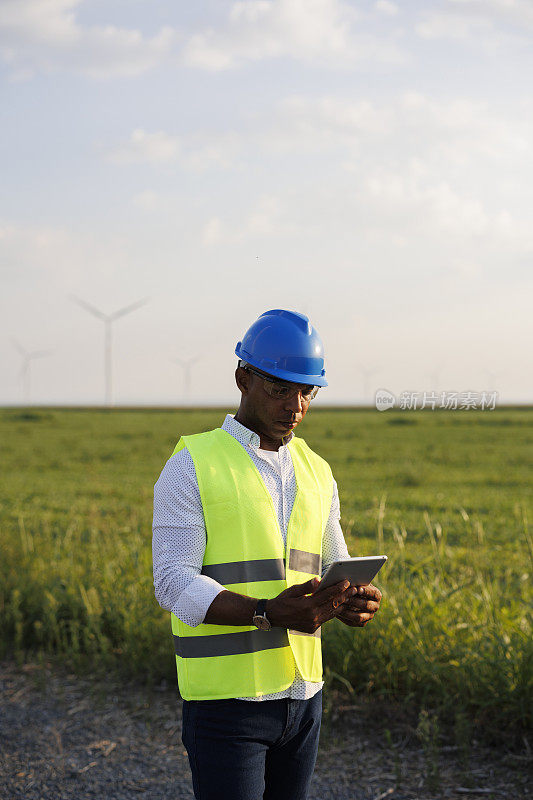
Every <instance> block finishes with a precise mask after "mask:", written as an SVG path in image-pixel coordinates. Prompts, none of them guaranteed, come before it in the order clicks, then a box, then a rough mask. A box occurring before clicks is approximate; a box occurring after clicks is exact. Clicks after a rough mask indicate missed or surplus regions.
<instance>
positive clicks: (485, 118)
mask: <svg viewBox="0 0 533 800" xmlns="http://www.w3.org/2000/svg"><path fill="white" fill-rule="evenodd" d="M532 34H533V4H532V3H531V0H424V2H422V1H421V0H417V1H415V0H410V1H407V2H393V0H377V1H374V2H371V1H369V0H368V1H367V0H361V1H360V2H357V3H356V2H349V1H348V0H239V1H238V2H226V0H216V1H215V0H195V2H194V3H176V2H172V1H171V0H105V2H104V0H89V1H87V2H82V1H81V0H1V2H0V92H1V94H0V185H1V191H0V281H1V283H0V286H1V292H0V404H2V405H16V404H20V403H32V404H36V405H38V404H43V405H70V404H72V405H79V404H100V403H103V402H104V399H105V394H104V393H105V382H104V324H103V322H102V320H100V319H97V318H96V317H95V316H93V315H91V314H90V313H89V312H88V311H87V310H86V309H84V308H82V307H80V305H79V304H77V303H76V302H75V300H73V297H77V298H80V299H81V300H82V301H84V302H85V303H88V304H89V305H91V306H93V307H95V308H96V309H98V310H99V311H101V312H102V313H103V314H107V315H109V314H113V313H114V312H116V311H117V310H119V309H122V308H124V307H127V306H130V305H132V304H135V303H137V302H138V301H141V300H145V299H146V302H145V303H144V304H142V305H140V307H138V308H137V309H135V310H133V311H131V313H129V314H127V315H124V316H123V317H121V318H119V319H117V320H116V321H115V322H114V323H113V325H112V331H113V333H112V336H113V346H112V375H113V390H112V391H113V395H112V400H113V402H114V403H115V404H117V405H130V404H131V405H135V404H142V405H180V404H183V403H191V404H196V403H201V404H219V403H221V404H234V405H235V406H236V405H237V404H238V390H237V389H236V387H235V379H234V369H235V366H236V357H235V355H234V349H235V345H236V343H237V341H238V340H240V339H242V337H243V335H244V332H245V331H246V329H247V328H248V327H249V326H250V325H251V324H252V322H253V321H254V320H255V319H256V318H257V317H258V316H259V315H260V314H261V313H262V312H264V311H266V310H268V309H272V308H287V309H292V310H295V311H300V312H303V313H306V314H307V315H308V316H309V318H310V320H311V322H312V324H313V325H314V326H315V327H316V329H317V330H318V332H319V333H320V336H321V337H322V340H323V342H324V348H325V354H326V365H325V366H326V376H327V380H328V382H329V386H328V387H327V389H324V390H322V391H321V392H320V393H319V396H318V398H317V400H316V401H314V402H316V403H343V404H352V403H354V404H355V403H362V402H373V397H374V393H375V391H376V390H378V389H388V390H390V391H392V392H393V393H396V394H399V393H401V392H403V391H418V392H422V391H437V392H443V391H446V392H448V391H450V392H451V391H472V392H481V391H485V390H491V391H497V392H498V401H499V402H500V403H531V402H533V371H532V369H531V355H530V354H531V350H532V347H531V345H532V327H533V326H532V313H531V308H532V288H533V278H532V263H533V225H532V223H531V219H532V210H533V113H532V112H533V95H532V92H531V75H533V64H532V61H533V57H532ZM25 353H33V354H35V355H34V357H32V358H31V360H30V361H29V367H28V368H27V369H26V371H24V365H25V364H27V363H28V362H27V360H25V355H24V354H25ZM177 359H181V360H182V362H183V360H188V359H195V361H194V363H193V364H192V367H191V373H190V374H191V377H190V386H189V388H187V386H186V384H185V370H184V367H183V364H182V363H181V364H180V363H178V361H177Z"/></svg>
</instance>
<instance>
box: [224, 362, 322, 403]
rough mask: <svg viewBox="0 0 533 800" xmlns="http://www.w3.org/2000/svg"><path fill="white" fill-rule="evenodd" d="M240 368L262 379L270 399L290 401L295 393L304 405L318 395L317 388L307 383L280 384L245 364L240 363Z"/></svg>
mask: <svg viewBox="0 0 533 800" xmlns="http://www.w3.org/2000/svg"><path fill="white" fill-rule="evenodd" d="M240 366H241V367H242V368H243V369H245V370H247V372H253V374H254V375H257V376H258V377H259V378H262V379H263V386H264V389H265V392H266V393H267V394H269V395H270V396H271V397H275V398H276V400H290V399H291V398H293V397H294V395H295V394H296V393H297V392H300V394H301V395H302V399H303V400H304V401H305V402H306V403H310V402H311V400H314V399H315V397H316V396H317V394H318V389H319V387H318V386H311V385H310V384H308V383H304V384H302V385H300V386H299V385H298V384H296V383H282V382H281V381H278V380H276V379H275V378H270V377H268V376H266V375H265V373H264V372H259V370H257V369H254V367H251V366H250V365H249V364H246V363H245V362H241V365H240Z"/></svg>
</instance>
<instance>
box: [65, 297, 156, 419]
mask: <svg viewBox="0 0 533 800" xmlns="http://www.w3.org/2000/svg"><path fill="white" fill-rule="evenodd" d="M70 299H71V300H73V301H74V302H75V303H77V304H78V305H79V306H81V307H82V308H84V309H85V311H88V312H89V314H92V315H93V317H97V318H98V319H101V320H102V321H103V323H104V326H105V334H104V372H105V404H106V406H110V405H112V402H113V400H112V395H113V376H112V359H111V349H112V341H111V325H112V324H113V322H115V320H117V319H118V318H119V317H124V316H125V315H126V314H129V313H130V312H131V311H135V310H136V309H137V308H140V307H141V306H143V305H145V303H147V302H148V298H147V297H145V298H143V299H142V300H138V301H137V302H136V303H132V304H131V305H129V306H124V308H120V309H119V310H118V311H115V313H114V314H104V313H103V311H99V310H98V309H97V308H95V307H94V306H92V305H90V303H86V302H85V300H82V299H81V298H79V297H76V295H74V294H71V295H70Z"/></svg>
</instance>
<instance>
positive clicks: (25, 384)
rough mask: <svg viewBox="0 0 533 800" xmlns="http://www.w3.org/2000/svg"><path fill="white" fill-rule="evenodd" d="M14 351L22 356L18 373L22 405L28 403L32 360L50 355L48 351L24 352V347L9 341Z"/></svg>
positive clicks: (13, 340)
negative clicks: (13, 346)
mask: <svg viewBox="0 0 533 800" xmlns="http://www.w3.org/2000/svg"><path fill="white" fill-rule="evenodd" d="M11 341H12V342H13V344H14V345H15V347H16V349H17V350H18V352H19V353H20V355H21V356H22V359H23V361H22V368H21V370H20V372H19V380H20V381H21V383H22V397H23V400H24V403H25V404H26V405H29V403H30V364H31V360H32V358H43V357H44V356H49V355H51V351H50V350H25V349H24V347H22V345H21V344H20V342H18V341H17V340H16V339H11Z"/></svg>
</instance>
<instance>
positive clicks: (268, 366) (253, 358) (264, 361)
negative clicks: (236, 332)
mask: <svg viewBox="0 0 533 800" xmlns="http://www.w3.org/2000/svg"><path fill="white" fill-rule="evenodd" d="M235 355H236V356H238V357H239V358H240V359H242V360H243V361H246V362H247V363H248V364H251V365H252V367H256V368H257V369H260V370H262V371H263V372H267V373H268V374H269V375H274V376H275V377H276V378H281V379H282V380H284V381H291V382H292V383H310V384H313V386H327V385H328V382H327V381H326V370H325V369H324V346H323V344H322V339H321V338H320V336H319V335H318V333H317V331H316V330H315V328H313V326H312V325H311V323H310V322H309V318H308V317H306V315H305V314H299V313H298V312H297V311H285V310H284V309H282V308H275V309H273V310H272V311H265V313H264V314H261V316H260V317H259V319H257V320H256V321H255V322H254V324H253V325H252V326H251V327H250V328H248V330H247V331H246V333H245V334H244V337H243V340H242V342H237V347H236V348H235Z"/></svg>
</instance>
